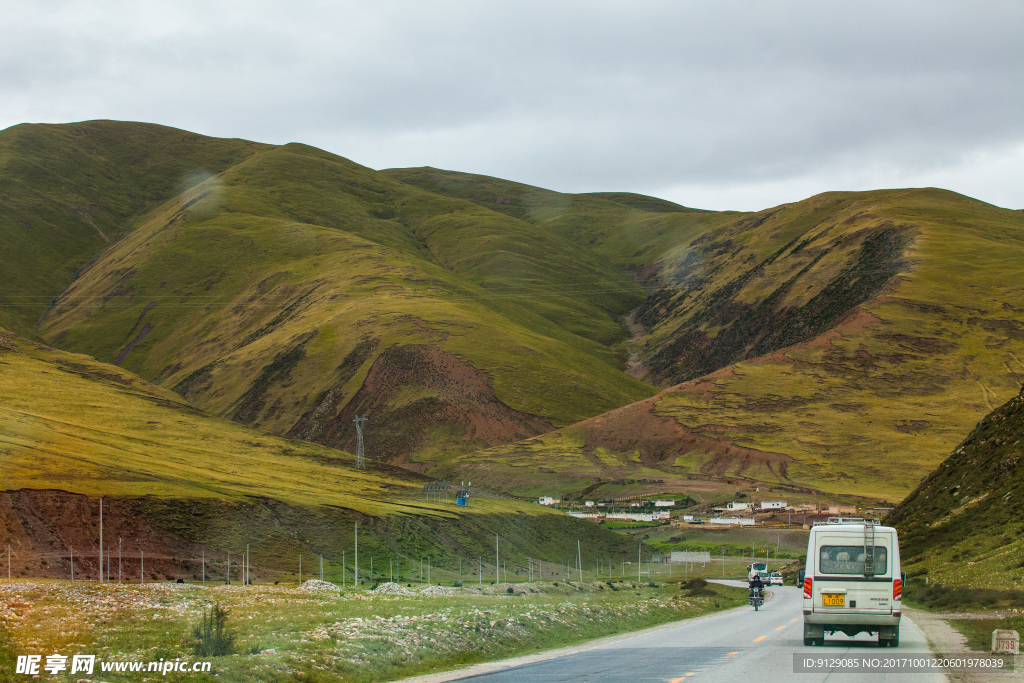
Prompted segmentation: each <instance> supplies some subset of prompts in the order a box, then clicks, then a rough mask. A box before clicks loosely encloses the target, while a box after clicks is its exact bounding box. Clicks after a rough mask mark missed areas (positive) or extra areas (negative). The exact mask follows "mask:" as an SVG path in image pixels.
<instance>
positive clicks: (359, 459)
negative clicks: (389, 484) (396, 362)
mask: <svg viewBox="0 0 1024 683" xmlns="http://www.w3.org/2000/svg"><path fill="white" fill-rule="evenodd" d="M352 421H353V422H355V423H356V469H360V470H365V469H366V461H365V460H364V459H363V423H364V422H366V416H365V415H363V416H362V417H359V416H358V415H356V417H355V419H354V420H352ZM357 571H358V569H357Z"/></svg>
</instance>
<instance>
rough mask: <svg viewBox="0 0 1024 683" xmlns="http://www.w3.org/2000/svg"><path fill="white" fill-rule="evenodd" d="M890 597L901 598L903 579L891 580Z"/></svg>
mask: <svg viewBox="0 0 1024 683" xmlns="http://www.w3.org/2000/svg"><path fill="white" fill-rule="evenodd" d="M892 599H893V600H903V580H902V579H896V580H894V581H893V582H892Z"/></svg>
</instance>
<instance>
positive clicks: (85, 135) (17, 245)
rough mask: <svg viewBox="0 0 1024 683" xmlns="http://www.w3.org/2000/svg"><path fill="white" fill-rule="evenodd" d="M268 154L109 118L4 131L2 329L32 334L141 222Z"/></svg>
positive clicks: (0, 162) (243, 144) (250, 145)
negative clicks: (70, 287)
mask: <svg viewBox="0 0 1024 683" xmlns="http://www.w3.org/2000/svg"><path fill="white" fill-rule="evenodd" d="M266 148H267V145H261V144H258V143H254V142H247V141H244V140H219V139H214V138H207V137H204V136H202V135H196V134H194V133H188V132H185V131H181V130H176V129H174V128H167V127H166V126H157V125H152V124H133V123H118V122H112V121H89V122H85V123H76V124H68V125H46V124H42V125H41V124H22V125H18V126H13V127H11V128H7V129H6V130H3V131H0V243H2V244H3V249H2V250H0V325H4V326H6V327H7V328H8V329H11V330H13V331H15V332H20V333H31V330H32V328H33V326H34V325H35V324H36V322H37V321H38V320H39V318H40V317H41V316H42V315H43V313H44V312H45V311H46V310H47V308H48V306H49V304H50V302H51V301H52V300H53V299H54V298H55V297H56V296H57V295H58V294H59V293H60V292H61V290H62V289H64V287H65V286H66V285H67V284H68V282H70V281H71V280H72V279H73V278H74V277H75V274H76V273H77V272H78V271H79V270H81V269H82V268H83V267H84V266H85V265H86V264H88V263H89V262H90V261H91V260H92V259H93V258H94V257H95V256H96V255H97V254H98V253H99V252H100V251H101V250H102V249H103V248H104V247H106V246H107V245H109V244H112V243H115V242H116V241H117V240H118V239H120V238H121V237H122V236H123V235H125V234H127V233H128V232H130V231H131V230H133V229H134V228H135V227H136V220H137V219H138V217H140V216H141V215H142V214H144V213H145V212H146V211H148V210H150V209H152V208H153V207H154V206H156V205H158V204H160V203H161V202H164V201H166V200H167V199H168V198H169V197H172V196H175V195H177V194H178V193H179V192H181V191H182V189H184V188H187V187H188V186H190V185H193V184H195V183H196V182H199V181H200V180H201V179H202V178H204V177H206V176H209V175H210V174H216V173H220V172H221V171H223V170H225V169H227V168H230V167H231V166H233V165H234V164H236V163H238V162H240V161H241V160H243V159H245V158H246V157H248V156H250V155H251V154H253V153H255V152H256V151H258V150H261V149H266Z"/></svg>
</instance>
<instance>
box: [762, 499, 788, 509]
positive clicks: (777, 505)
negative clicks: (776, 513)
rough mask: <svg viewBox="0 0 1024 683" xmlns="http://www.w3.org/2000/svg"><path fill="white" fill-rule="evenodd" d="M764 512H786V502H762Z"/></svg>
mask: <svg viewBox="0 0 1024 683" xmlns="http://www.w3.org/2000/svg"><path fill="white" fill-rule="evenodd" d="M761 509H762V510H784V509H786V501H784V500H764V501H761Z"/></svg>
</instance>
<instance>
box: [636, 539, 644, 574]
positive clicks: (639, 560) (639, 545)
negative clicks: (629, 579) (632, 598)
mask: <svg viewBox="0 0 1024 683" xmlns="http://www.w3.org/2000/svg"><path fill="white" fill-rule="evenodd" d="M643 549H644V542H643V541H637V542H636V582H637V583H640V567H641V565H642V564H643Z"/></svg>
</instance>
